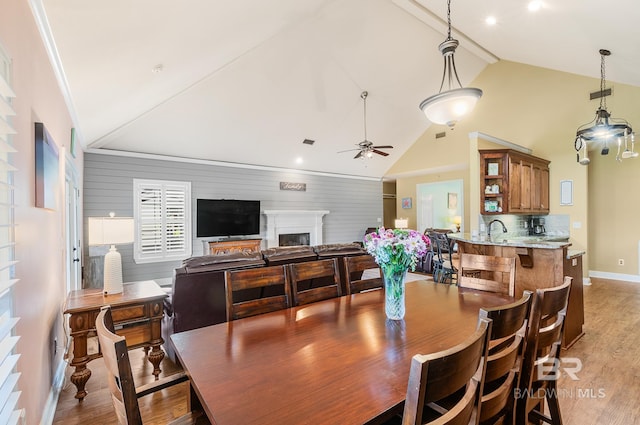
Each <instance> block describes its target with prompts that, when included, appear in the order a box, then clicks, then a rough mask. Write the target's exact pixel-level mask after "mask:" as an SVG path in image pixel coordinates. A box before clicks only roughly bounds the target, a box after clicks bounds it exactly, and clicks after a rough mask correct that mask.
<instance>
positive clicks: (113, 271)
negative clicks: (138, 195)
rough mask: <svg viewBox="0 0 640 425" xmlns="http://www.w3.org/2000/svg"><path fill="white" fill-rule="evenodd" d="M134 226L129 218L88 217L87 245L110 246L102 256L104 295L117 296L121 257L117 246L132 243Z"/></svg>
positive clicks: (120, 279) (120, 287)
mask: <svg viewBox="0 0 640 425" xmlns="http://www.w3.org/2000/svg"><path fill="white" fill-rule="evenodd" d="M133 239H134V225H133V218H131V217H113V216H111V217H89V245H94V246H95V245H111V248H110V249H109V252H108V253H107V254H106V255H105V256H104V286H103V291H104V293H105V295H113V294H119V293H121V292H122V291H123V286H122V257H121V256H120V253H119V252H118V251H117V250H116V247H115V246H116V245H118V244H129V243H133Z"/></svg>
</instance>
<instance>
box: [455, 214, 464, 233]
mask: <svg viewBox="0 0 640 425" xmlns="http://www.w3.org/2000/svg"><path fill="white" fill-rule="evenodd" d="M453 224H455V225H456V232H458V233H460V225H461V224H462V217H461V216H459V215H456V216H454V217H453Z"/></svg>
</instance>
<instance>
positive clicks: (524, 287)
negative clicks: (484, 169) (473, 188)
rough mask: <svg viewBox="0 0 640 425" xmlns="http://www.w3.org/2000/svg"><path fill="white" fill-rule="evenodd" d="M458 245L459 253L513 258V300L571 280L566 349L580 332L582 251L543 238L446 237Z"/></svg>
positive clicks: (469, 235) (500, 236)
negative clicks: (567, 279) (566, 278)
mask: <svg viewBox="0 0 640 425" xmlns="http://www.w3.org/2000/svg"><path fill="white" fill-rule="evenodd" d="M448 236H449V238H450V239H452V240H453V241H455V242H456V243H457V244H458V252H459V253H471V254H481V255H494V256H497V257H515V258H516V284H515V297H516V298H519V297H521V296H522V293H523V292H524V291H533V292H535V290H536V289H541V288H549V287H554V286H559V285H561V284H562V281H563V279H564V276H570V277H572V278H573V282H572V284H571V293H570V295H569V306H568V308H567V323H566V325H565V334H564V338H563V344H562V346H563V347H564V348H568V347H570V346H571V345H572V344H573V343H574V342H575V341H576V340H578V339H579V338H580V337H581V336H582V335H583V334H584V332H583V331H582V325H583V324H584V305H583V294H582V289H583V288H582V255H583V254H584V251H579V250H574V249H569V248H570V246H571V243H570V242H568V241H566V240H558V239H555V238H553V237H545V236H539V237H538V236H518V237H506V238H505V237H504V236H503V235H501V234H497V235H495V236H492V237H491V238H486V237H484V238H481V237H479V236H475V235H471V234H468V233H454V234H450V235H448Z"/></svg>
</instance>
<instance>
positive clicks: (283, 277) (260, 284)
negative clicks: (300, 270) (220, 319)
mask: <svg viewBox="0 0 640 425" xmlns="http://www.w3.org/2000/svg"><path fill="white" fill-rule="evenodd" d="M224 286H225V294H226V306H227V321H232V320H236V319H240V318H243V317H248V316H255V315H256V314H262V313H267V312H270V311H276V310H282V309H284V308H289V307H291V305H292V298H291V286H290V285H289V279H288V276H287V268H286V266H285V265H281V266H270V267H259V268H255V269H244V270H227V271H226V272H225V274H224ZM247 292H249V294H250V295H251V298H247V296H246V294H247ZM240 294H245V296H243V297H238V295H240Z"/></svg>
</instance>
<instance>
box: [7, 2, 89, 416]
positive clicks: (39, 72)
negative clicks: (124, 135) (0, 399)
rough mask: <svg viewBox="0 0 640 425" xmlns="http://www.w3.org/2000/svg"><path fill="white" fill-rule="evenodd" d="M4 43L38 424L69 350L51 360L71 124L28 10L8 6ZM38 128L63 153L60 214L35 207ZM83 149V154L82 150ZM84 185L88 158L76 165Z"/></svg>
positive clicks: (27, 375) (27, 349) (57, 322)
mask: <svg viewBox="0 0 640 425" xmlns="http://www.w3.org/2000/svg"><path fill="white" fill-rule="evenodd" d="M0 43H1V44H2V45H3V46H4V47H5V49H6V50H7V53H8V55H9V57H11V58H12V61H13V82H12V83H13V89H14V91H15V93H16V96H17V97H16V99H15V101H14V108H15V110H16V112H17V116H16V117H14V119H13V123H14V127H15V128H16V130H17V133H18V134H17V135H15V136H14V138H13V143H14V145H15V146H16V148H17V149H18V153H17V154H15V156H14V158H15V161H16V163H17V165H16V166H17V168H18V170H19V171H17V172H16V173H15V187H16V189H15V201H16V204H17V208H16V211H15V217H16V224H17V227H16V232H15V234H16V257H17V259H18V260H19V263H18V265H17V266H16V277H17V278H18V279H20V280H19V282H18V283H17V284H16V286H15V289H14V299H15V300H16V302H15V314H16V315H17V316H19V317H20V321H19V322H18V325H17V333H18V334H19V335H20V336H21V338H20V341H19V342H18V351H19V352H20V353H21V357H20V360H19V361H18V370H19V371H20V372H21V373H22V376H21V378H20V382H19V386H20V388H21V389H22V396H21V397H20V406H21V407H24V408H25V409H26V423H27V424H37V423H39V422H40V420H41V417H42V415H43V409H44V407H45V405H46V402H47V397H48V396H49V391H50V389H51V384H52V380H53V374H54V372H55V368H56V367H57V365H58V364H59V363H60V361H61V360H62V354H63V351H64V350H63V349H60V348H59V349H58V350H57V354H56V355H55V356H54V355H53V343H52V339H53V337H57V339H58V345H60V346H62V345H64V340H65V337H64V332H63V330H62V313H61V310H62V305H63V303H64V299H65V292H66V291H65V234H64V229H65V228H64V221H65V218H64V217H65V214H64V207H65V203H64V201H63V200H64V193H63V191H64V156H65V153H64V149H63V146H68V144H69V140H70V132H71V127H72V123H71V119H70V117H69V114H68V112H67V108H66V106H65V103H64V101H63V98H62V96H61V94H60V90H59V89H58V85H57V83H56V80H55V77H54V74H53V71H52V68H51V65H50V64H49V60H48V58H47V55H46V53H45V50H44V47H43V43H42V41H41V38H40V35H39V33H38V30H37V29H36V25H35V22H34V18H33V15H32V13H31V10H30V8H29V3H28V2H27V1H23V0H7V1H4V2H3V4H2V13H0ZM34 121H40V122H43V123H44V124H45V126H46V128H47V130H48V131H49V133H50V134H51V136H52V137H53V139H54V140H55V142H56V144H57V145H58V147H59V148H60V157H61V166H60V181H59V184H58V185H57V195H58V208H57V209H56V210H55V211H51V210H45V209H41V208H35V207H34V205H35V200H34V186H35V170H34V160H33V158H34V130H33V123H34ZM78 150H79V149H78ZM74 162H75V168H76V169H77V170H78V172H79V173H80V182H79V183H80V184H81V183H82V176H81V173H82V152H79V153H78V158H77V159H75V161H74Z"/></svg>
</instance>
